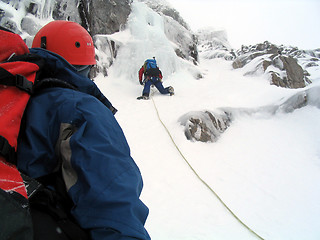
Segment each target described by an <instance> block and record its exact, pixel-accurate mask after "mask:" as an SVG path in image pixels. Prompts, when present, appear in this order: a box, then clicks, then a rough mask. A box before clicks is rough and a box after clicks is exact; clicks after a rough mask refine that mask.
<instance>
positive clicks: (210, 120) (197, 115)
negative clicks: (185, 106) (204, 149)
mask: <svg viewBox="0 0 320 240" xmlns="http://www.w3.org/2000/svg"><path fill="white" fill-rule="evenodd" d="M231 120H232V119H231V114H230V112H227V111H221V112H219V113H216V112H209V111H204V112H202V111H197V112H190V113H187V114H185V115H183V116H182V117H181V118H180V119H179V122H180V123H181V125H183V126H185V131H184V133H185V135H186V137H187V139H188V140H191V141H200V142H215V141H217V140H218V138H219V136H220V135H221V134H222V133H223V132H224V131H225V130H226V129H227V128H228V127H229V126H230V123H231Z"/></svg>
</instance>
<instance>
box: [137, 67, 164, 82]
mask: <svg viewBox="0 0 320 240" xmlns="http://www.w3.org/2000/svg"><path fill="white" fill-rule="evenodd" d="M143 74H144V66H142V67H141V68H140V70H139V81H140V83H141V82H142V75H143ZM159 78H160V79H162V73H161V71H160V73H159Z"/></svg>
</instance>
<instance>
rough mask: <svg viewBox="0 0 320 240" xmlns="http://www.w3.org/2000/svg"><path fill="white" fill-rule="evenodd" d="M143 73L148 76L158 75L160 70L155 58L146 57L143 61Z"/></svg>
mask: <svg viewBox="0 0 320 240" xmlns="http://www.w3.org/2000/svg"><path fill="white" fill-rule="evenodd" d="M143 67H144V75H145V76H150V77H159V74H160V70H159V68H158V66H157V61H156V60H155V59H147V60H146V61H145V62H144V65H143Z"/></svg>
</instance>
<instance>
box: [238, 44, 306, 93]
mask: <svg viewBox="0 0 320 240" xmlns="http://www.w3.org/2000/svg"><path fill="white" fill-rule="evenodd" d="M293 53H294V51H293V49H292V48H291V50H289V49H284V48H283V47H278V46H276V45H273V44H271V43H269V42H267V41H266V42H264V43H263V44H257V45H255V46H249V47H246V46H243V47H242V49H241V50H239V51H237V53H236V55H237V57H236V59H235V60H234V62H233V64H232V66H233V68H235V69H237V68H243V67H245V66H248V69H249V70H248V71H247V72H246V74H248V75H250V74H256V73H258V74H259V73H263V74H267V75H268V76H269V79H270V83H271V84H273V85H276V86H279V87H285V88H303V87H305V86H306V83H310V81H309V79H308V73H307V72H306V71H304V70H303V68H302V67H301V66H300V65H299V63H298V60H297V58H296V56H295V55H294V54H293Z"/></svg>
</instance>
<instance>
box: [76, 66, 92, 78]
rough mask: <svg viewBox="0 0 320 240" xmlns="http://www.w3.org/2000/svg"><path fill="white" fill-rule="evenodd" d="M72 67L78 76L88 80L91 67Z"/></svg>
mask: <svg viewBox="0 0 320 240" xmlns="http://www.w3.org/2000/svg"><path fill="white" fill-rule="evenodd" d="M73 66H74V67H75V69H76V70H77V72H78V73H79V74H80V75H82V76H84V77H87V78H89V74H90V70H91V68H92V65H73Z"/></svg>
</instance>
